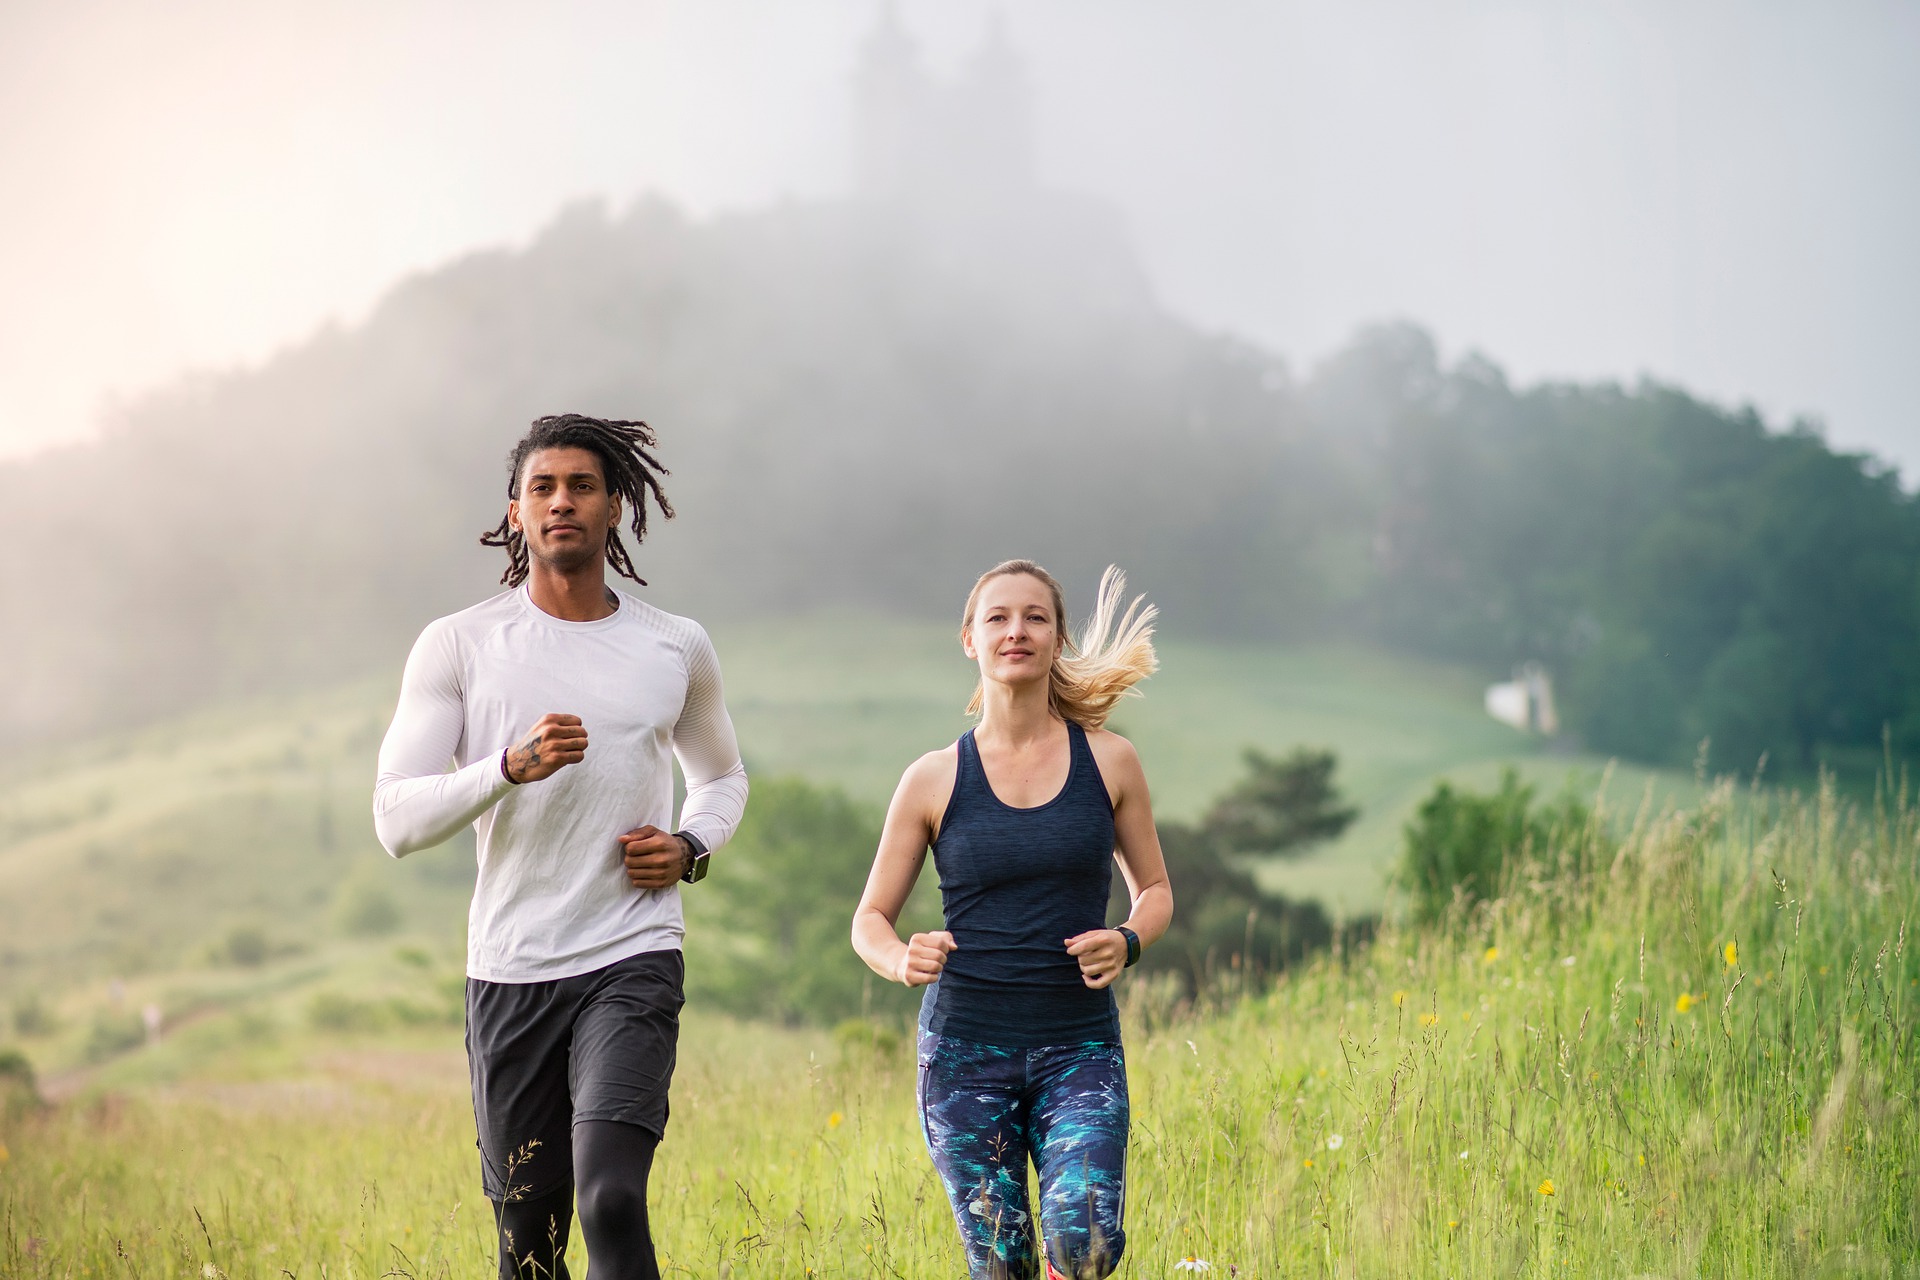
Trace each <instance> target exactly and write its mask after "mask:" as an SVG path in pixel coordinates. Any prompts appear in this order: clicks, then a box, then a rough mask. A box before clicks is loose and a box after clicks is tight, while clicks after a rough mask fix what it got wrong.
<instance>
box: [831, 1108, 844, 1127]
mask: <svg viewBox="0 0 1920 1280" xmlns="http://www.w3.org/2000/svg"><path fill="white" fill-rule="evenodd" d="M845 1119H846V1117H845V1116H843V1115H841V1114H840V1113H839V1112H838V1111H836V1112H834V1113H833V1114H832V1115H830V1116H828V1117H827V1128H829V1129H838V1128H839V1127H840V1122H841V1121H842V1120H845Z"/></svg>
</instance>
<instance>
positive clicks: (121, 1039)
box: [87, 1009, 147, 1062]
mask: <svg viewBox="0 0 1920 1280" xmlns="http://www.w3.org/2000/svg"><path fill="white" fill-rule="evenodd" d="M146 1041H147V1025H146V1023H144V1022H142V1021H140V1015H139V1014H137V1013H134V1012H132V1011H131V1010H126V1011H121V1012H115V1011H113V1010H109V1009H102V1010H101V1011H100V1012H99V1013H96V1014H95V1015H94V1016H93V1028H92V1030H91V1031H89V1032H88V1033H87V1061H89V1062H104V1061H106V1060H107V1059H108V1058H112V1057H115V1056H117V1055H119V1054H122V1053H125V1052H127V1051H128V1050H130V1049H137V1048H139V1047H140V1046H141V1045H143V1044H145V1043H146Z"/></svg>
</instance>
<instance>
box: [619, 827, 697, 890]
mask: <svg viewBox="0 0 1920 1280" xmlns="http://www.w3.org/2000/svg"><path fill="white" fill-rule="evenodd" d="M620 844H621V847H622V848H623V849H625V850H626V852H625V854H624V856H623V858H622V860H623V861H624V862H625V863H626V866H627V879H628V880H629V881H631V882H632V883H633V887H634V888H636V889H664V888H666V887H667V886H668V885H670V884H672V883H673V882H674V881H676V880H678V879H679V878H680V877H681V876H683V875H685V874H686V871H687V860H688V859H689V858H691V857H692V856H693V850H692V849H690V848H688V847H687V842H686V841H685V840H682V839H681V838H680V837H679V836H676V835H672V834H670V833H668V832H665V831H662V830H661V829H660V828H658V827H654V826H646V827H635V828H634V829H633V830H632V831H629V832H627V834H625V835H623V836H621V837H620Z"/></svg>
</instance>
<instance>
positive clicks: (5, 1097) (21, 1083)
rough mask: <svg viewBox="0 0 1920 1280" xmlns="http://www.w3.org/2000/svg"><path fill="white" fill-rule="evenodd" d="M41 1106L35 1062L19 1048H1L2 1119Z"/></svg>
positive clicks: (0, 1103) (0, 1086)
mask: <svg viewBox="0 0 1920 1280" xmlns="http://www.w3.org/2000/svg"><path fill="white" fill-rule="evenodd" d="M40 1106H41V1101H40V1089H39V1086H38V1085H37V1084H36V1083H35V1082H34V1078H33V1063H31V1062H29V1061H27V1055H26V1054H24V1053H21V1052H20V1051H19V1050H18V1049H0V1120H12V1119H15V1118H17V1117H19V1116H21V1115H24V1114H25V1113H27V1112H29V1111H37V1110H38V1109H39V1108H40Z"/></svg>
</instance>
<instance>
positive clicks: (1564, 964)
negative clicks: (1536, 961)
mask: <svg viewBox="0 0 1920 1280" xmlns="http://www.w3.org/2000/svg"><path fill="white" fill-rule="evenodd" d="M1578 961H1579V957H1577V956H1568V957H1567V958H1566V959H1565V960H1562V961H1561V962H1560V967H1561V968H1562V969H1571V968H1573V966H1574V965H1575V964H1576V963H1578Z"/></svg>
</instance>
